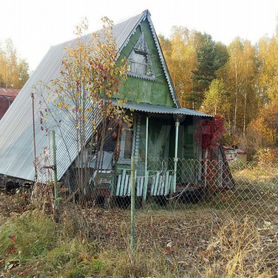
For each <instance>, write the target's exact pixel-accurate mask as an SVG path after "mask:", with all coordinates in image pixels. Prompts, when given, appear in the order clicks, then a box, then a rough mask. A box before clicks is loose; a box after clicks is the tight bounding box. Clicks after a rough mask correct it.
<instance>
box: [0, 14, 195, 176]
mask: <svg viewBox="0 0 278 278" xmlns="http://www.w3.org/2000/svg"><path fill="white" fill-rule="evenodd" d="M145 18H147V19H148V21H149V24H150V26H151V27H152V23H151V20H150V15H149V12H148V11H144V12H143V13H141V14H140V15H137V16H135V17H132V18H130V19H128V20H126V21H124V22H122V23H119V24H116V25H115V26H114V29H113V33H114V37H115V40H116V43H117V46H118V48H119V51H121V49H122V48H123V47H124V46H125V45H127V43H128V41H129V38H130V37H131V35H132V34H133V33H134V32H135V29H136V27H137V26H138V24H140V22H141V21H142V20H144V19H145ZM152 30H153V31H152V32H153V35H154V36H156V34H155V33H154V29H153V27H152ZM88 36H89V35H87V36H85V37H84V39H85V40H86V38H88ZM154 39H155V38H154ZM156 41H157V38H156ZM75 42H76V41H75V40H72V41H69V42H66V43H62V44H59V45H56V46H53V47H51V48H50V50H49V51H48V53H47V54H46V55H45V57H44V58H43V60H42V62H41V63H40V64H39V66H38V67H37V69H36V71H35V72H34V73H33V74H32V75H31V77H30V78H29V80H28V81H27V83H26V84H25V86H24V87H23V88H22V90H21V91H20V93H19V95H18V96H17V97H16V99H15V101H14V102H13V104H12V105H11V107H10V108H9V110H8V111H7V113H6V114H5V115H4V117H3V118H2V119H1V121H0V174H4V175H7V176H12V177H17V178H21V179H24V180H34V176H35V173H34V165H33V162H34V157H33V132H32V128H33V127H32V100H31V93H32V90H33V87H34V86H36V85H37V84H38V83H39V82H42V83H43V84H48V83H49V82H50V81H51V80H53V79H56V78H57V77H58V76H59V73H60V68H61V61H62V58H63V55H65V50H64V48H65V47H72V46H74V44H75ZM156 44H157V47H158V51H159V52H161V49H160V47H159V45H158V42H156ZM160 58H161V62H162V64H163V66H164V73H165V76H166V78H167V80H168V85H169V88H170V91H171V94H172V97H173V100H174V102H175V103H176V104H177V105H178V102H177V100H176V95H175V91H174V89H173V86H172V83H171V78H170V75H169V73H168V70H167V66H166V63H165V60H164V57H163V55H162V52H161V53H160ZM41 90H42V91H41V94H42V95H43V96H44V98H45V99H48V93H49V91H44V90H43V89H41ZM38 102H39V98H38V97H36V95H35V127H36V147H37V154H38V155H39V154H42V153H43V152H44V150H45V148H46V147H49V141H50V139H49V137H47V136H46V135H45V132H43V131H41V129H40V128H41V124H40V109H41V108H40V105H39V103H38ZM142 107H143V108H141V109H143V110H141V111H144V109H147V108H148V106H146V105H143V106H142ZM144 107H145V108H144ZM137 109H138V111H140V110H139V108H138V107H137ZM149 109H151V108H149ZM152 109H154V110H153V111H158V110H157V108H152ZM155 109H156V110H155ZM160 109H162V108H160ZM170 109H171V108H170ZM167 111H170V110H167ZM171 111H174V110H171ZM175 111H176V110H175ZM180 111H181V110H180ZM55 113H56V117H55V118H56V119H55V120H54V119H53V118H52V117H49V119H48V126H49V127H50V128H51V129H55V130H56V134H57V138H56V143H57V169H58V179H60V178H61V177H62V176H63V175H64V173H65V172H66V170H67V169H68V168H69V166H70V165H71V163H72V162H73V161H74V160H75V159H76V157H77V155H78V150H77V148H76V141H75V137H74V136H73V132H72V131H73V130H74V126H73V124H72V123H71V122H70V121H69V120H68V119H67V117H65V115H64V114H63V112H61V111H56V112H55ZM173 113H174V112H173ZM188 113H189V112H188ZM190 113H191V115H194V111H192V112H190ZM196 113H198V112H196ZM98 119H99V121H100V117H98ZM90 135H91V130H89V131H88V135H87V138H89V137H90Z"/></svg>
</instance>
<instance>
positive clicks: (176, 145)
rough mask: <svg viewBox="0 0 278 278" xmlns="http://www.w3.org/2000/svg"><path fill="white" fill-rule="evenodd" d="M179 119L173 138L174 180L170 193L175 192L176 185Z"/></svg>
mask: <svg viewBox="0 0 278 278" xmlns="http://www.w3.org/2000/svg"><path fill="white" fill-rule="evenodd" d="M179 126H180V122H179V119H178V118H177V119H176V136H175V157H174V180H173V187H172V193H174V192H176V183H177V166H178V145H179Z"/></svg>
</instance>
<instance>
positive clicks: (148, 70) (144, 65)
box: [128, 34, 153, 77]
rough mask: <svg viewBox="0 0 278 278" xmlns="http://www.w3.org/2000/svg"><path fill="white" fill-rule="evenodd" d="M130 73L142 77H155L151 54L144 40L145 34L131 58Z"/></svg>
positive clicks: (129, 60) (129, 59)
mask: <svg viewBox="0 0 278 278" xmlns="http://www.w3.org/2000/svg"><path fill="white" fill-rule="evenodd" d="M128 62H129V73H130V74H131V75H135V76H140V77H153V72H152V67H151V59H150V52H149V49H148V46H147V43H146V42H145V39H144V34H142V35H141V37H140V39H139V40H138V42H137V43H136V45H135V47H134V49H133V50H132V52H131V54H130V56H129V58H128Z"/></svg>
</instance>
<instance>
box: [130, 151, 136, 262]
mask: <svg viewBox="0 0 278 278" xmlns="http://www.w3.org/2000/svg"><path fill="white" fill-rule="evenodd" d="M135 179H136V177H135V159H134V156H133V155H132V157H131V194H130V195H131V204H130V226H131V231H130V235H131V238H130V249H131V263H132V265H133V264H134V262H135V251H136V215H135V213H136V212H135V199H136V188H135Z"/></svg>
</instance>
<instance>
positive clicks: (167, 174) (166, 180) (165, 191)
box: [164, 171, 169, 196]
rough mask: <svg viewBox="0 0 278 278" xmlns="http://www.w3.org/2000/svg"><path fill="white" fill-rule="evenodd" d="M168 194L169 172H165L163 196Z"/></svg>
mask: <svg viewBox="0 0 278 278" xmlns="http://www.w3.org/2000/svg"><path fill="white" fill-rule="evenodd" d="M168 192H169V171H167V172H166V177H165V186H164V196H166V195H168Z"/></svg>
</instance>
